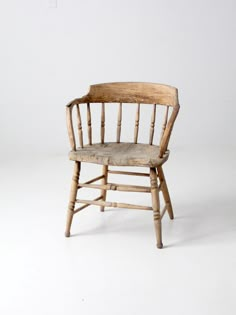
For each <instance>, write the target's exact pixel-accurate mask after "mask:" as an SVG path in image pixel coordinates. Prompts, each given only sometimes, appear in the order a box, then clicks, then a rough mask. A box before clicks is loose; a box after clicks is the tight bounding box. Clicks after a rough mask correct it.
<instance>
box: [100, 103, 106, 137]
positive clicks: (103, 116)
mask: <svg viewBox="0 0 236 315" xmlns="http://www.w3.org/2000/svg"><path fill="white" fill-rule="evenodd" d="M104 138H105V104H104V103H102V108H101V143H104Z"/></svg>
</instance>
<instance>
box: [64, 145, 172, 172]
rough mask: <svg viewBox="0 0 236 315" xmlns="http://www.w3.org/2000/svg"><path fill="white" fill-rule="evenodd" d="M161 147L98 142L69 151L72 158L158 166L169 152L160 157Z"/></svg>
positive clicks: (97, 161)
mask: <svg viewBox="0 0 236 315" xmlns="http://www.w3.org/2000/svg"><path fill="white" fill-rule="evenodd" d="M159 150H160V148H159V147H158V146H155V145H149V144H142V143H138V144H134V143H124V142H122V143H116V142H108V143H104V144H102V143H96V144H93V145H86V146H84V148H83V149H81V148H77V150H76V151H71V152H70V153H69V158H70V160H73V161H81V162H89V163H97V164H102V165H116V166H148V167H157V166H158V165H161V164H163V163H164V162H165V161H166V160H167V159H168V155H169V152H166V153H165V154H164V155H163V157H162V158H159V153H160V152H159Z"/></svg>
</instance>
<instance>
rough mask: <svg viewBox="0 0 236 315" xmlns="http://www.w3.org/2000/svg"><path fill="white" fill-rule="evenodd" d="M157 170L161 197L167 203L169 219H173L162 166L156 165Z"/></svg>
mask: <svg viewBox="0 0 236 315" xmlns="http://www.w3.org/2000/svg"><path fill="white" fill-rule="evenodd" d="M157 172H158V176H159V178H160V182H161V191H162V194H163V198H164V200H165V203H166V205H167V211H168V214H169V217H170V219H171V220H173V219H174V213H173V208H172V203H171V199H170V194H169V191H168V187H167V183H166V179H165V175H164V172H163V169H162V166H158V167H157Z"/></svg>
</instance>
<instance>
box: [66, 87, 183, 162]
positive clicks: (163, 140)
mask: <svg viewBox="0 0 236 315" xmlns="http://www.w3.org/2000/svg"><path fill="white" fill-rule="evenodd" d="M96 103H100V104H101V118H100V141H101V143H104V141H105V104H106V103H118V104H119V105H118V113H117V119H116V121H117V123H116V125H117V127H116V129H117V130H116V139H115V141H116V142H117V143H119V142H120V141H121V128H122V105H123V104H124V103H125V104H126V103H128V104H136V106H137V108H136V114H135V118H134V140H133V143H137V142H138V135H139V120H140V106H141V105H142V104H150V105H152V107H153V108H152V114H151V119H150V122H149V124H150V125H149V128H150V132H149V141H147V142H148V143H149V144H150V145H152V144H153V137H154V130H155V121H156V108H157V105H161V106H165V108H166V109H165V113H164V118H163V123H162V130H161V135H160V141H159V144H160V157H161V156H162V155H163V154H164V153H165V152H166V150H167V147H168V142H169V139H170V134H171V131H172V128H173V125H174V121H175V119H176V117H177V114H178V111H179V101H178V90H177V89H176V88H175V87H172V86H169V85H164V84H157V83H141V82H115V83H103V84H95V85H91V86H90V90H89V93H88V94H87V95H85V96H83V97H81V98H78V99H75V100H73V101H72V102H70V103H69V104H68V105H67V127H68V134H69V140H70V144H71V148H72V150H76V137H75V132H74V126H73V118H72V110H73V108H74V106H76V109H77V115H76V116H77V127H78V139H79V144H80V147H83V146H84V137H83V130H82V115H81V111H80V106H81V104H86V106H87V133H88V144H89V145H91V144H92V143H93V141H92V122H91V106H90V105H91V104H96ZM170 110H172V113H171V115H170Z"/></svg>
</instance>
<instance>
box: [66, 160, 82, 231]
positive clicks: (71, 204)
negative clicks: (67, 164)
mask: <svg viewBox="0 0 236 315" xmlns="http://www.w3.org/2000/svg"><path fill="white" fill-rule="evenodd" d="M79 174H80V162H77V161H76V162H75V165H74V173H73V177H72V183H71V190H70V200H69V205H68V212H67V222H66V231H65V236H66V237H69V236H70V228H71V223H72V219H73V215H74V208H75V200H76V195H77V190H78V182H79Z"/></svg>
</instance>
